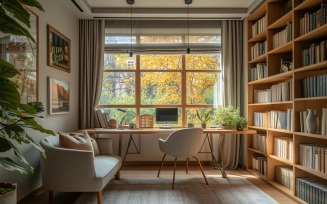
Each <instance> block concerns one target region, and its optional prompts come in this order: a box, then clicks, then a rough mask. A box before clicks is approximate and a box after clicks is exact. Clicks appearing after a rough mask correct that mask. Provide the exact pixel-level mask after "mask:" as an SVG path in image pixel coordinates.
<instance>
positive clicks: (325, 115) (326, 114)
mask: <svg viewBox="0 0 327 204" xmlns="http://www.w3.org/2000/svg"><path fill="white" fill-rule="evenodd" d="M326 126H327V108H323V109H322V118H321V134H322V135H327V127H326Z"/></svg>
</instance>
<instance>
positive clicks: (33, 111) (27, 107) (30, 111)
mask: <svg viewBox="0 0 327 204" xmlns="http://www.w3.org/2000/svg"><path fill="white" fill-rule="evenodd" d="M20 108H21V109H22V111H23V112H24V113H28V114H31V115H33V114H37V110H36V109H35V108H33V107H32V106H30V105H28V104H20Z"/></svg>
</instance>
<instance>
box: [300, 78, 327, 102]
mask: <svg viewBox="0 0 327 204" xmlns="http://www.w3.org/2000/svg"><path fill="white" fill-rule="evenodd" d="M301 82H302V96H303V97H304V98H308V97H320V96H327V74H323V75H318V76H312V77H307V78H304V79H302V81H301Z"/></svg>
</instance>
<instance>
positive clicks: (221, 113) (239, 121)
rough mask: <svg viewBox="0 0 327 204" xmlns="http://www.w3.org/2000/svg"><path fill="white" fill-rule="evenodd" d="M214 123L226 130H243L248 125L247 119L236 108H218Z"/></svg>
mask: <svg viewBox="0 0 327 204" xmlns="http://www.w3.org/2000/svg"><path fill="white" fill-rule="evenodd" d="M214 121H215V123H216V124H218V125H219V126H220V127H222V128H226V129H243V128H245V127H246V125H247V121H246V119H245V118H243V117H241V116H240V109H239V108H235V107H234V106H228V107H226V108H218V109H217V110H216V112H215V114H214ZM238 126H239V127H238Z"/></svg>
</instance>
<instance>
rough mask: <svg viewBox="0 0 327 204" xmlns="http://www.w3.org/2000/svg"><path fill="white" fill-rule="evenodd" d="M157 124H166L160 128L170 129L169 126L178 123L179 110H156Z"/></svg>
mask: <svg viewBox="0 0 327 204" xmlns="http://www.w3.org/2000/svg"><path fill="white" fill-rule="evenodd" d="M156 123H157V124H164V126H163V127H160V128H164V129H165V128H167V129H168V128H170V125H169V124H177V123H178V108H156Z"/></svg>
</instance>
